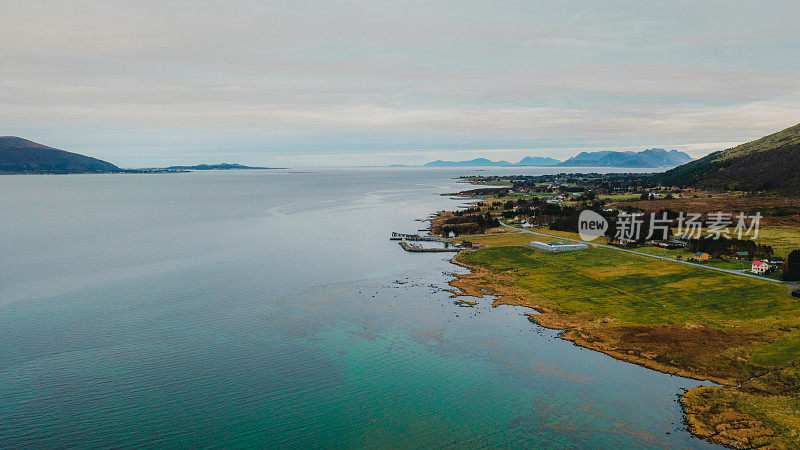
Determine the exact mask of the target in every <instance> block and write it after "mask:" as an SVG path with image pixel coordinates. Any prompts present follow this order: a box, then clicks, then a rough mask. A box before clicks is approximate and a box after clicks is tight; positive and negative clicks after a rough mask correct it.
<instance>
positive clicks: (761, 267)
mask: <svg viewBox="0 0 800 450" xmlns="http://www.w3.org/2000/svg"><path fill="white" fill-rule="evenodd" d="M769 267H770V266H769V264H767V263H765V262H764V261H753V264H752V265H751V266H750V272H753V273H755V274H758V275H763V274H765V273H767V271H768V270H769Z"/></svg>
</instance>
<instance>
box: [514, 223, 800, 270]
mask: <svg viewBox="0 0 800 450" xmlns="http://www.w3.org/2000/svg"><path fill="white" fill-rule="evenodd" d="M500 225H502V226H504V227H506V228H511V229H512V230H517V231H521V232H523V233H530V234H534V235H536V236H545V237H550V238H555V239H557V240H559V241H571V242H580V243H583V244H589V245H594V246H595V247H603V248H610V249H611V250H616V251H619V252H625V253H632V254H634V255H639V256H646V257H648V258H655V259H660V260H662V261H672V262H674V263H678V264H687V265H689V266H692V267H697V268H701V269H707V270H716V271H717V272H725V273H729V274H731V275H737V276H740V277H748V278H755V279H757V280H762V281H771V282H773V283H779V284H785V285H787V286H797V284H796V283H793V282H790V281H782V280H774V279H772V278H764V277H760V276H758V275H753V274H750V273H744V272H741V271H739V270H731V269H720V268H719V267H711V266H704V265H702V264H695V263H693V262H689V261H679V260H677V259H671V258H665V257H663V256H658V255H651V254H649V253H642V252H637V251H635V250H628V249H624V248H619V247H615V246H613V245H605V244H597V243H594V242H591V241H582V240H580V239H569V238H565V237H563V236H555V235H552V234H545V233H539V232H536V231H531V230H528V229H526V228H517V227H512V226H511V225H506V224H505V223H503V222H500Z"/></svg>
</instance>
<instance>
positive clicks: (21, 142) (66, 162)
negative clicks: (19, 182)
mask: <svg viewBox="0 0 800 450" xmlns="http://www.w3.org/2000/svg"><path fill="white" fill-rule="evenodd" d="M120 171H121V169H120V168H119V167H117V166H115V165H114V164H111V163H108V162H105V161H101V160H99V159H96V158H92V157H89V156H84V155H79V154H77V153H70V152H66V151H64V150H59V149H56V148H52V147H47V146H44V145H42V144H37V143H36V142H32V141H29V140H27V139H22V138H19V137H15V136H1V137H0V173H58V174H63V173H108V172H120Z"/></svg>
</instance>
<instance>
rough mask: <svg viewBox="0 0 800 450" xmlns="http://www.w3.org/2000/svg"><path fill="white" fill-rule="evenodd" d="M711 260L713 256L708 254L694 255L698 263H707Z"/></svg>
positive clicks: (699, 253)
mask: <svg viewBox="0 0 800 450" xmlns="http://www.w3.org/2000/svg"><path fill="white" fill-rule="evenodd" d="M709 258H711V256H710V255H709V254H708V253H704V252H697V253H695V254H694V259H695V260H696V261H700V262H706V261H708V259H709Z"/></svg>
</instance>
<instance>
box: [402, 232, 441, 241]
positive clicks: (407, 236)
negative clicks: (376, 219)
mask: <svg viewBox="0 0 800 450" xmlns="http://www.w3.org/2000/svg"><path fill="white" fill-rule="evenodd" d="M389 240H391V241H399V240H406V241H423V242H441V241H442V238H439V237H436V236H420V235H418V234H404V233H392V237H390V238H389Z"/></svg>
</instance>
